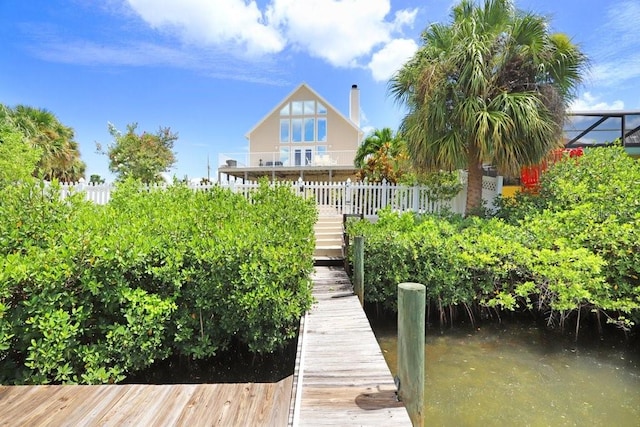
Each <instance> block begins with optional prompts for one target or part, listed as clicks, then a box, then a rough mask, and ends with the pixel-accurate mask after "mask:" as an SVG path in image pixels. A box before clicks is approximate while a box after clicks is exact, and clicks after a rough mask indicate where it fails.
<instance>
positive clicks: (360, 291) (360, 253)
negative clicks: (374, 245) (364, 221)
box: [353, 236, 364, 307]
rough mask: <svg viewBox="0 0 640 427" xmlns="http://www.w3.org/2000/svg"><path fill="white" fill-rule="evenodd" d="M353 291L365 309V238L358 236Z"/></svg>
mask: <svg viewBox="0 0 640 427" xmlns="http://www.w3.org/2000/svg"><path fill="white" fill-rule="evenodd" d="M353 254H354V255H353V291H354V292H355V294H356V295H357V296H358V299H359V300H360V305H361V306H363V307H364V237H363V236H356V237H355V239H354V244H353Z"/></svg>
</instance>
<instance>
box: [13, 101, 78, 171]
mask: <svg viewBox="0 0 640 427" xmlns="http://www.w3.org/2000/svg"><path fill="white" fill-rule="evenodd" d="M2 120H3V122H4V123H6V124H7V125H8V126H11V127H13V128H15V129H16V130H17V131H19V132H20V133H21V134H22V135H23V136H24V138H25V141H26V142H27V143H28V144H30V145H31V146H33V147H37V148H39V149H40V152H41V157H40V160H39V161H38V165H37V168H36V170H35V171H34V172H33V173H34V175H36V176H41V177H42V178H44V179H46V180H52V179H58V180H60V181H65V182H70V181H72V182H75V181H78V180H79V179H80V178H82V177H84V172H85V168H86V165H85V164H84V162H83V161H82V160H81V159H80V151H79V149H78V143H77V142H76V141H75V140H74V137H75V135H74V131H73V128H71V127H69V126H65V125H63V124H62V123H61V122H60V121H59V120H58V118H57V117H56V116H55V115H54V114H53V113H52V112H50V111H48V110H45V109H43V108H34V107H30V106H26V105H18V106H16V107H15V108H13V109H11V108H6V107H5V108H4V112H3V114H2Z"/></svg>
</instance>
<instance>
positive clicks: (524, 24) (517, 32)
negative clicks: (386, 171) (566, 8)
mask: <svg viewBox="0 0 640 427" xmlns="http://www.w3.org/2000/svg"><path fill="white" fill-rule="evenodd" d="M452 20H453V22H452V23H451V24H450V25H444V24H433V25H431V26H429V27H427V29H426V30H425V31H424V33H423V34H422V41H423V45H422V46H421V47H420V49H418V51H417V52H416V54H415V55H414V56H413V58H411V59H410V60H409V61H408V62H407V63H406V64H404V65H403V66H402V68H401V69H400V70H399V71H398V72H397V73H396V75H394V77H393V78H392V79H391V81H390V82H389V89H390V92H391V94H392V95H393V97H394V98H395V100H396V101H397V102H399V103H401V104H405V105H406V106H407V108H408V114H407V115H406V116H405V117H404V119H403V121H402V124H401V128H400V129H401V132H402V133H403V135H404V137H405V139H406V141H407V148H408V151H409V154H410V157H411V159H412V161H413V163H414V165H415V166H416V167H418V168H420V169H445V170H455V169H459V168H466V169H467V171H468V190H467V204H466V211H467V214H470V213H474V212H477V210H478V209H479V208H480V207H481V204H482V165H483V163H491V164H493V165H495V166H496V167H497V168H498V170H500V172H501V173H503V174H505V175H514V174H516V173H517V171H518V170H519V168H520V167H521V166H522V165H530V164H535V163H538V162H539V161H540V160H541V159H542V158H543V157H544V156H545V155H546V154H547V153H548V152H549V150H550V149H552V148H555V147H557V146H559V145H561V144H562V140H561V132H562V122H563V120H564V111H565V108H566V106H567V104H568V103H569V101H570V100H571V99H572V98H573V96H574V95H575V89H576V88H577V85H578V84H579V83H580V81H581V71H582V70H583V68H584V67H585V66H586V63H587V59H586V56H585V55H584V54H582V53H581V52H580V50H579V49H578V47H577V46H576V45H574V44H573V43H572V42H571V41H570V40H569V38H568V37H567V36H566V35H564V34H550V33H549V30H548V28H549V27H548V23H547V21H546V19H545V18H544V17H541V16H538V15H535V14H532V13H525V12H522V11H518V10H516V9H515V8H514V5H513V2H512V1H510V0H485V1H484V4H483V5H480V6H477V5H475V4H474V2H473V1H472V0H462V2H461V3H460V4H458V5H457V6H455V7H454V9H453V13H452Z"/></svg>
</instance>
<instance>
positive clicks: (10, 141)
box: [0, 123, 41, 189]
mask: <svg viewBox="0 0 640 427" xmlns="http://www.w3.org/2000/svg"><path fill="white" fill-rule="evenodd" d="M40 156H41V151H40V149H38V148H35V147H33V146H31V145H29V144H27V143H25V141H24V136H23V135H22V134H21V133H20V132H18V131H17V130H16V129H14V128H11V127H9V126H8V125H7V124H5V123H0V189H1V188H2V187H3V186H4V185H9V184H13V183H16V182H21V181H24V180H26V179H28V178H29V177H30V176H31V174H32V173H33V171H34V169H35V168H36V164H37V163H38V160H39V159H40Z"/></svg>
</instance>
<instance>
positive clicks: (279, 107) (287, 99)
mask: <svg viewBox="0 0 640 427" xmlns="http://www.w3.org/2000/svg"><path fill="white" fill-rule="evenodd" d="M302 88H306V89H307V90H309V92H311V93H312V94H313V95H314V96H315V97H317V98H318V100H320V101H321V102H322V103H323V104H324V106H325V107H327V110H332V111H333V112H334V113H336V114H337V115H338V116H340V117H341V118H342V119H344V120H345V121H346V122H347V123H349V124H350V125H351V126H353V128H354V129H356V130H357V131H358V133H359V134H360V135H362V134H363V132H362V129H360V128H359V127H358V126H356V124H355V123H353V122H352V121H351V120H350V119H349V118H347V117H346V116H345V115H344V114H342V113H341V112H340V110H338V109H337V108H335V107H334V106H333V105H331V104H330V103H329V101H327V100H326V99H324V98H323V97H322V96H321V95H320V94H319V93H318V92H316V91H315V90H313V89H312V88H311V86H309V85H308V84H306V83H304V82H302V83H300V84H299V85H298V86H297V87H296V88H295V89H294V90H292V91H291V92H290V93H289V94H288V95H287V96H285V97H284V98H283V99H282V101H280V102H279V103H277V104H276V106H275V107H274V108H273V109H272V110H271V111H269V112H268V113H267V114H266V115H265V116H264V117H263V118H262V119H261V120H260V121H259V122H258V123H256V125H255V126H254V127H252V128H251V129H250V130H249V131H248V132H247V133H246V134H245V135H244V136H245V138H247V139H249V136H250V135H251V134H252V133H253V131H255V130H256V129H257V128H259V127H260V126H261V125H262V123H264V122H265V120H267V118H269V116H271V115H272V114H273V113H275V112H276V111H280V110H281V109H282V106H283V105H284V104H285V103H286V102H289V100H290V99H291V97H292V96H293V95H294V94H295V93H296V92H298V91H299V90H300V89H302Z"/></svg>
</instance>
